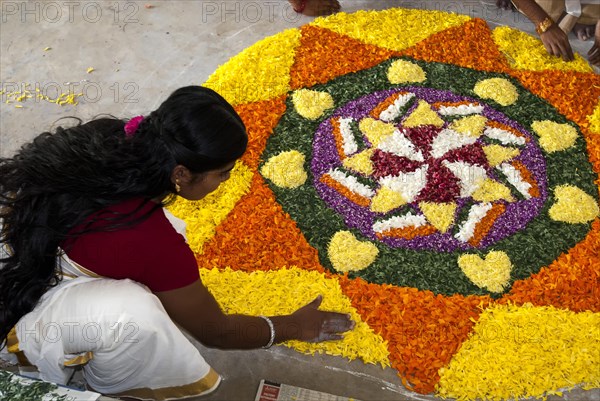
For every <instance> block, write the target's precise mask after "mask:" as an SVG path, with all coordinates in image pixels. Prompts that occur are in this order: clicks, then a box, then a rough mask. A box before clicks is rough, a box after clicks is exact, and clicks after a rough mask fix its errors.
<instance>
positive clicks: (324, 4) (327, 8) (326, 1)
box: [289, 0, 341, 17]
mask: <svg viewBox="0 0 600 401" xmlns="http://www.w3.org/2000/svg"><path fill="white" fill-rule="evenodd" d="M289 2H290V4H291V5H292V7H294V10H296V11H297V12H300V13H302V14H304V15H309V16H311V17H315V16H318V15H329V14H333V13H336V12H338V11H340V8H341V6H340V3H339V2H338V1H337V0H289Z"/></svg>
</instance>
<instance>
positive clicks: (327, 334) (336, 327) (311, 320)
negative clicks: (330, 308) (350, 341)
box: [286, 295, 355, 342]
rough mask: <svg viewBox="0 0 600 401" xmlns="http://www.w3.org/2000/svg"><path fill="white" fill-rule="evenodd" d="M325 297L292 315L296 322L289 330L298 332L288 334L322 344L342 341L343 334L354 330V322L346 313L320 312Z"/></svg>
mask: <svg viewBox="0 0 600 401" xmlns="http://www.w3.org/2000/svg"><path fill="white" fill-rule="evenodd" d="M322 301H323V297H322V296H321V295H319V296H318V297H317V298H315V299H314V300H313V301H312V302H310V303H309V304H307V305H305V306H303V307H302V308H300V309H298V310H297V311H296V312H294V313H292V314H291V315H290V318H291V319H292V320H293V321H294V322H295V324H294V325H290V326H288V327H287V330H294V331H295V330H297V332H295V333H286V334H287V335H288V336H291V337H294V338H296V339H298V340H301V341H307V342H321V341H330V340H340V339H342V338H343V335H342V333H345V332H346V331H349V330H352V329H353V328H354V325H355V323H354V321H353V320H352V319H351V318H350V316H349V315H347V314H345V313H337V312H327V311H322V310H319V306H320V305H321V302H322Z"/></svg>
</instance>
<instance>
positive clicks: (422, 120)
mask: <svg viewBox="0 0 600 401" xmlns="http://www.w3.org/2000/svg"><path fill="white" fill-rule="evenodd" d="M402 125H404V126H405V127H408V128H414V127H418V126H420V125H434V126H436V127H442V126H444V120H442V118H441V117H440V116H439V115H438V113H436V112H435V111H434V110H433V109H432V108H431V105H429V103H427V102H426V101H424V100H419V104H418V106H417V108H416V109H415V110H414V111H413V112H412V113H411V114H410V116H408V117H407V118H406V120H404V122H403V123H402Z"/></svg>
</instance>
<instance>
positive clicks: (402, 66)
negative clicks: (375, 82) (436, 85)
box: [387, 60, 427, 84]
mask: <svg viewBox="0 0 600 401" xmlns="http://www.w3.org/2000/svg"><path fill="white" fill-rule="evenodd" d="M387 76H388V80H389V81H390V83H392V84H403V83H409V82H424V81H425V80H426V79H427V74H425V71H423V69H422V68H421V67H420V66H419V65H418V64H415V63H411V62H410V61H406V60H396V61H394V62H393V63H392V65H391V66H390V68H389V69H388V73H387Z"/></svg>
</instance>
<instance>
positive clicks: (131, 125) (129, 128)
mask: <svg viewBox="0 0 600 401" xmlns="http://www.w3.org/2000/svg"><path fill="white" fill-rule="evenodd" d="M142 121H144V116H136V117H133V118H132V119H131V120H129V121H128V122H127V124H125V136H126V137H128V138H130V137H132V136H133V135H135V131H137V129H138V127H139V126H140V124H141V123H142Z"/></svg>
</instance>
